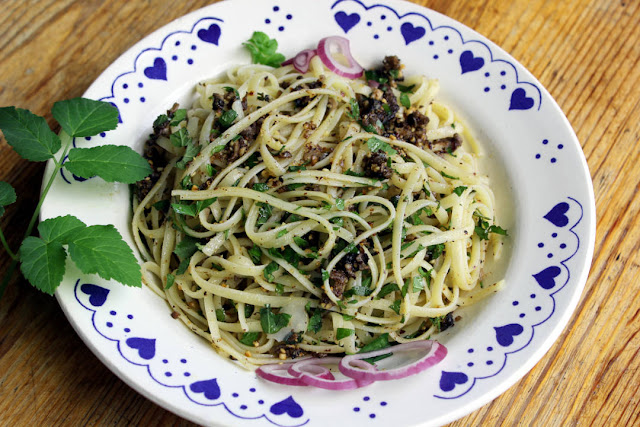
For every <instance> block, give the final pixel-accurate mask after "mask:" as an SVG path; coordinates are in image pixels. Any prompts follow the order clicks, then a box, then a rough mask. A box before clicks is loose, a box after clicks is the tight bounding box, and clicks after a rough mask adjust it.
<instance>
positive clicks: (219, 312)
mask: <svg viewBox="0 0 640 427" xmlns="http://www.w3.org/2000/svg"><path fill="white" fill-rule="evenodd" d="M216 320H217V321H218V322H224V321H225V320H227V315H226V314H225V312H224V310H223V309H222V308H217V309H216Z"/></svg>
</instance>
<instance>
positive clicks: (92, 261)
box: [69, 225, 142, 288]
mask: <svg viewBox="0 0 640 427" xmlns="http://www.w3.org/2000/svg"><path fill="white" fill-rule="evenodd" d="M69 253H70V255H71V259H72V260H73V261H74V262H75V263H76V265H77V266H78V268H79V269H80V270H81V271H82V272H83V273H86V274H94V273H95V274H98V275H99V276H100V277H102V278H103V279H107V280H109V279H114V280H116V281H118V282H120V283H122V284H124V285H127V286H134V287H138V288H139V287H141V286H142V281H141V273H140V266H139V265H138V261H137V260H136V257H135V256H134V255H133V251H132V250H131V248H130V247H129V245H127V244H126V243H125V241H124V240H122V236H121V235H120V233H119V232H118V230H116V228H115V227H114V226H113V225H92V226H91V227H87V228H85V229H83V230H79V231H77V232H76V233H74V236H73V240H72V241H70V242H69Z"/></svg>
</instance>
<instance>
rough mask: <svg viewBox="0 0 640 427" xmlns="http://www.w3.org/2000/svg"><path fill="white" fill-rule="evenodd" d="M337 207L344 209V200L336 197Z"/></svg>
mask: <svg viewBox="0 0 640 427" xmlns="http://www.w3.org/2000/svg"><path fill="white" fill-rule="evenodd" d="M336 208H338V210H341V211H343V210H344V200H342V199H336Z"/></svg>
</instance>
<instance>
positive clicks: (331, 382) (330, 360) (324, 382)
mask: <svg viewBox="0 0 640 427" xmlns="http://www.w3.org/2000/svg"><path fill="white" fill-rule="evenodd" d="M318 360H320V361H322V363H326V364H337V363H341V361H342V359H341V358H340V357H326V358H324V359H318ZM304 362H306V361H304ZM304 362H298V363H296V364H295V365H298V364H300V365H302V366H303V367H304V365H303V364H304ZM353 363H354V364H355V365H356V366H358V367H360V368H362V372H373V371H375V370H376V368H375V367H374V366H373V365H371V364H369V363H367V362H364V361H361V360H354V361H353ZM291 369H292V370H293V371H294V372H295V371H301V374H300V380H301V381H302V382H303V383H304V384H306V385H310V386H313V387H318V388H323V389H326V390H354V389H356V388H360V387H364V386H366V385H369V384H372V383H373V382H374V381H375V380H369V379H365V380H356V379H353V378H346V379H341V380H336V379H327V378H322V377H320V376H316V375H310V374H307V373H306V372H303V371H302V369H299V368H298V367H294V366H292V367H291Z"/></svg>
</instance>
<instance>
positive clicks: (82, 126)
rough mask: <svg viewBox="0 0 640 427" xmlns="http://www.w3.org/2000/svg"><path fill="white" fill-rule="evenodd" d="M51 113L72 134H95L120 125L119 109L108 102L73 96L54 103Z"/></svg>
mask: <svg viewBox="0 0 640 427" xmlns="http://www.w3.org/2000/svg"><path fill="white" fill-rule="evenodd" d="M51 114H53V117H54V118H55V119H56V120H57V121H58V123H60V126H62V129H64V131H65V132H66V133H68V134H69V135H70V136H73V137H80V136H94V135H97V134H99V133H100V132H106V131H109V130H113V129H115V128H116V127H117V126H118V109H117V108H116V107H114V106H113V105H111V104H109V103H108V102H104V101H94V100H93V99H87V98H73V99H68V100H66V101H58V102H56V103H55V104H53V108H52V109H51Z"/></svg>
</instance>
